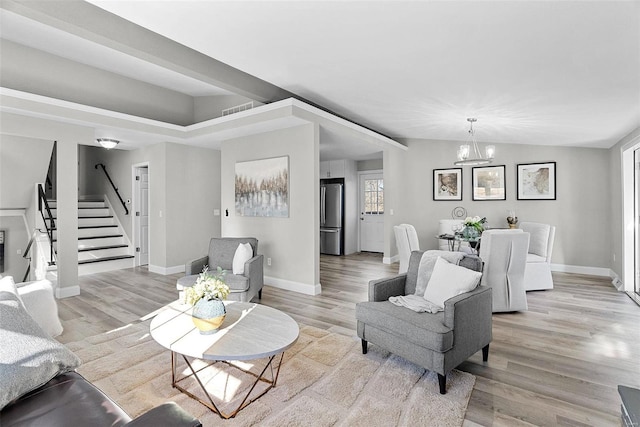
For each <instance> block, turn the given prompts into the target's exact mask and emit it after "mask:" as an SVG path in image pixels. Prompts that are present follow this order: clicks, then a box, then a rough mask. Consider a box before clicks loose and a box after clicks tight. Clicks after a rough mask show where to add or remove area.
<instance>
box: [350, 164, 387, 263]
mask: <svg viewBox="0 0 640 427" xmlns="http://www.w3.org/2000/svg"><path fill="white" fill-rule="evenodd" d="M370 174H380V175H381V176H382V179H384V171H383V170H382V169H372V170H365V171H358V174H357V175H358V212H360V213H359V214H358V246H357V247H358V252H362V247H361V246H360V239H361V236H362V231H361V229H362V220H361V219H360V218H361V216H360V215H362V202H363V200H362V196H363V194H364V188H362V179H361V178H362V175H370ZM385 199H386V198H385ZM386 214H387V208H386V202H385V212H384V214H383V215H386ZM386 239H387V237H386V236H384V235H383V241H385V242H386ZM382 254H384V247H383V251H382Z"/></svg>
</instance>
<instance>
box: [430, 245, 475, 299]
mask: <svg viewBox="0 0 640 427" xmlns="http://www.w3.org/2000/svg"><path fill="white" fill-rule="evenodd" d="M481 277H482V273H481V272H479V271H473V270H470V269H468V268H466V267H460V266H459V265H455V264H451V263H449V262H447V261H446V260H444V259H443V258H441V257H438V259H437V260H436V264H435V266H434V267H433V273H431V279H429V283H428V284H427V289H426V290H425V291H424V299H426V300H427V301H429V302H431V303H433V304H435V305H437V306H438V307H442V308H444V302H445V301H446V300H448V299H449V298H453V297H455V296H456V295H460V294H463V293H465V292H469V291H472V290H474V289H475V288H476V286H478V283H480V278H481Z"/></svg>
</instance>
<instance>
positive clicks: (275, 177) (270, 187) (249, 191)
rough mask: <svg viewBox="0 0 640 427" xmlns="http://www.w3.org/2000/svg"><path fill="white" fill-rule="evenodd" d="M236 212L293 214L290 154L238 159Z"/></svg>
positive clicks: (244, 213) (248, 214)
mask: <svg viewBox="0 0 640 427" xmlns="http://www.w3.org/2000/svg"><path fill="white" fill-rule="evenodd" d="M235 196H236V197H235V199H236V203H235V204H236V215H239V216H267V217H280V218H287V217H288V216H289V156H283V157H274V158H271V159H260V160H251V161H247V162H236V182H235Z"/></svg>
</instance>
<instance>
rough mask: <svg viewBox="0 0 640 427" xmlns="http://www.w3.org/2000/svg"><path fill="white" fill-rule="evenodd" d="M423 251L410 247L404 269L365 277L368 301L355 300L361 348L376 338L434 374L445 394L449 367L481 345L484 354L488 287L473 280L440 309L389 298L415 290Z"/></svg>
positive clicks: (470, 260)
mask: <svg viewBox="0 0 640 427" xmlns="http://www.w3.org/2000/svg"><path fill="white" fill-rule="evenodd" d="M423 253H424V252H420V251H414V252H412V253H411V258H410V259H409V269H408V270H407V272H406V273H404V274H399V275H396V276H393V277H389V278H385V279H380V280H372V281H370V282H369V301H367V302H360V303H358V304H356V319H357V321H358V337H360V339H361V340H362V353H363V354H366V353H367V345H368V344H367V343H368V342H371V343H373V344H376V345H378V346H380V347H382V348H384V349H386V350H388V351H390V352H392V353H394V354H397V355H398V356H401V357H403V358H405V359H407V360H409V361H411V362H413V363H415V364H417V365H420V366H422V367H423V368H425V369H428V370H430V371H434V372H436V373H437V374H438V383H439V387H440V393H441V394H445V393H446V392H447V389H446V376H447V373H448V372H449V371H451V370H452V369H453V368H455V367H456V366H458V365H459V364H460V363H462V362H464V361H465V360H467V359H468V358H469V357H470V356H471V355H473V354H475V353H476V352H477V351H479V350H482V360H484V361H485V362H486V361H487V359H488V357H489V343H490V342H491V338H492V335H491V327H492V324H491V321H492V319H491V288H488V287H486V286H478V287H477V288H476V289H474V290H473V291H471V292H467V293H464V294H461V295H458V296H455V297H453V298H450V299H449V300H447V301H445V304H444V311H441V312H439V313H433V314H432V313H417V312H415V311H412V310H410V309H408V308H405V307H398V306H396V305H394V304H392V303H390V302H389V297H391V296H399V295H410V294H413V293H415V289H416V282H417V278H418V267H419V265H420V259H421V258H422V254H423ZM459 265H461V266H464V267H466V268H469V269H471V270H475V271H482V261H481V260H480V258H478V257H477V256H475V255H465V256H464V258H462V259H461V260H460V262H459Z"/></svg>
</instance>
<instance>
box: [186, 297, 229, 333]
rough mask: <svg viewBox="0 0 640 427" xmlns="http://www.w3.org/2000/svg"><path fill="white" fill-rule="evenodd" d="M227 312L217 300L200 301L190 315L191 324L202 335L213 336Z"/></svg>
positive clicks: (220, 301)
mask: <svg viewBox="0 0 640 427" xmlns="http://www.w3.org/2000/svg"><path fill="white" fill-rule="evenodd" d="M226 315H227V311H226V309H225V307H224V303H223V302H222V300H219V299H217V298H216V299H210V300H207V299H204V298H202V299H200V300H199V301H198V302H197V303H196V304H195V305H194V306H193V311H192V313H191V318H192V319H193V324H194V325H196V328H198V330H199V331H200V333H201V334H203V335H208V334H213V333H215V332H216V331H217V330H218V328H219V327H220V326H221V325H222V322H224V318H225V316H226Z"/></svg>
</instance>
